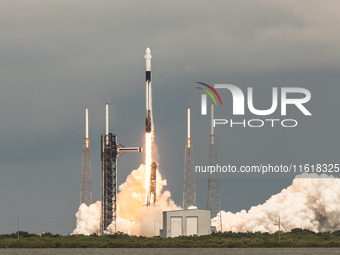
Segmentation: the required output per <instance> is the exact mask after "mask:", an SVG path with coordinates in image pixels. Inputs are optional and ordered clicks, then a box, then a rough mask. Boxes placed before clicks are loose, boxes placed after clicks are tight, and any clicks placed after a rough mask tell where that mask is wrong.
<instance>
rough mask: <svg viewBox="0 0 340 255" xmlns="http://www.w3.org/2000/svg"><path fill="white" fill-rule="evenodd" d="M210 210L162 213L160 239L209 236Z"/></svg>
mask: <svg viewBox="0 0 340 255" xmlns="http://www.w3.org/2000/svg"><path fill="white" fill-rule="evenodd" d="M210 228H211V212H210V210H202V209H190V210H177V211H166V212H163V229H162V230H161V231H160V236H161V237H176V236H191V235H197V236H201V235H210V234H211V230H210Z"/></svg>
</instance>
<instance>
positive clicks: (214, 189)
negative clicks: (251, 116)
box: [208, 104, 222, 231]
mask: <svg viewBox="0 0 340 255" xmlns="http://www.w3.org/2000/svg"><path fill="white" fill-rule="evenodd" d="M217 163H218V155H217V145H216V135H215V133H214V104H211V134H210V148H209V166H214V167H216V166H217ZM215 170H216V171H215V172H213V173H212V174H209V179H208V210H211V217H216V216H219V217H218V222H216V223H217V225H218V226H219V227H220V230H221V231H222V217H221V216H222V215H221V214H222V213H221V199H220V182H219V174H218V171H217V169H215ZM218 213H219V215H217V214H218Z"/></svg>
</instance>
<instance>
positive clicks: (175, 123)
mask: <svg viewBox="0 0 340 255" xmlns="http://www.w3.org/2000/svg"><path fill="white" fill-rule="evenodd" d="M339 11H340V3H339V2H338V1H335V0H334V1H331V0H326V1H321V0H318V1H317V0H300V1H270V0H256V1H243V0H238V1H228V0H223V1H215V0H213V1H200V0H198V1H178V0H172V1H130V0H126V1H112V0H110V1H104V0H100V1H94V0H92V1H90V0H85V1H84V0H70V1H63V0H58V1H56V0H50V1H42V0H30V1H24V0H13V1H2V2H1V3H0V33H1V40H0V87H1V93H0V120H1V122H0V233H13V232H16V230H17V217H18V216H19V217H20V227H21V230H23V231H28V232H37V233H40V232H52V233H59V234H63V235H65V234H68V233H71V232H72V231H73V229H74V228H75V222H76V217H75V213H76V212H77V210H78V207H79V194H80V173H81V156H82V142H83V138H84V135H85V127H84V124H85V116H84V112H85V107H88V108H89V123H90V124H89V125H90V131H89V132H90V146H91V165H92V191H93V201H97V200H100V199H101V161H100V136H101V134H103V133H104V132H105V103H108V104H109V107H110V110H109V113H110V132H112V133H114V134H117V135H118V141H119V143H121V144H122V145H125V146H144V131H145V109H144V107H145V59H144V55H145V49H146V48H147V47H150V49H151V53H152V78H153V84H152V86H153V109H154V112H153V114H154V123H155V142H156V145H157V147H158V150H159V170H160V172H161V174H162V176H163V178H165V179H167V181H168V185H167V187H166V189H167V190H169V191H170V192H171V194H172V199H173V200H174V201H175V203H176V204H178V205H182V199H183V197H182V196H183V193H182V191H183V182H182V180H183V169H184V148H185V139H186V109H187V107H190V106H193V107H194V106H196V105H197V103H199V102H200V101H199V97H198V98H197V97H196V98H194V99H192V97H195V93H196V92H197V91H198V90H197V91H196V92H192V87H193V88H195V87H196V85H195V82H197V81H202V82H206V83H208V84H210V85H213V84H218V83H225V84H235V85H237V86H239V87H240V88H241V89H242V90H243V91H244V92H245V91H246V88H247V87H253V88H254V98H255V99H254V101H255V102H256V103H257V106H258V108H261V107H263V108H264V109H265V108H268V106H269V105H270V102H271V101H270V100H271V98H270V89H271V87H273V86H276V87H279V88H280V87H284V86H292V87H304V88H306V89H309V90H310V92H311V94H312V97H311V100H310V102H308V103H307V104H306V107H307V108H308V109H309V110H310V111H311V112H312V116H310V117H307V116H303V115H302V113H301V112H299V110H297V109H291V111H290V112H289V114H290V116H289V117H288V116H287V118H295V119H298V121H299V125H298V126H297V127H295V128H291V129H288V130H287V129H284V128H276V129H270V128H267V127H265V128H260V129H255V130H254V129H251V128H245V129H242V128H229V129H228V128H226V127H218V128H216V134H217V137H218V140H217V141H218V150H219V162H221V164H227V163H232V164H235V165H240V164H247V165H252V164H261V163H273V164H274V163H275V164H280V163H287V164H290V163H293V164H305V163H309V162H312V163H313V164H317V163H327V164H330V163H333V164H335V163H337V162H336V161H337V160H338V155H339V152H340V151H339V148H338V144H339V138H338V135H337V131H338V130H339V126H340V122H339V113H338V111H337V109H339V108H338V106H339V102H338V95H339V93H340V89H339V84H338V80H339V77H340V75H339V73H340V72H339V69H340V34H339V32H338V30H339V28H338V24H339V22H340V17H339V15H338V13H339ZM260 92H261V93H260ZM256 93H258V94H256ZM229 96H230V95H229ZM256 96H257V98H256ZM224 97H225V98H226V99H225V100H224V102H226V104H227V105H228V102H230V101H231V97H230V98H228V95H227V94H224ZM229 99H230V100H229ZM256 100H257V101H256ZM193 101H194V103H193ZM210 103H211V102H210ZM254 104H255V103H254ZM230 107H231V105H230ZM197 109H199V108H197V107H195V110H197ZM225 109H227V108H223V109H222V108H217V107H216V114H219V116H223V113H222V110H225ZM229 110H230V109H229ZM277 116H279V114H277ZM279 117H282V116H279ZM228 118H230V116H229V117H228ZM245 118H247V119H249V118H253V116H251V115H249V113H247V114H246V115H245ZM201 120H202V119H199V117H197V118H195V119H193V125H192V133H193V135H192V143H193V146H194V160H195V159H197V164H198V165H203V164H206V165H207V164H208V160H209V158H208V155H209V134H210V133H209V131H210V129H209V120H208V119H205V120H203V122H201V123H199V122H198V121H201ZM143 161H144V154H143V153H140V154H138V153H135V154H133V153H129V154H128V153H127V154H125V155H123V156H122V157H120V158H119V159H118V166H119V169H118V184H121V183H123V182H124V181H125V179H126V176H127V175H128V174H129V173H130V172H131V171H132V170H133V169H137V168H138V166H139V165H140V164H141V163H143ZM195 162H196V161H195ZM312 163H310V164H312ZM293 178H294V177H292V176H283V177H282V176H280V178H278V177H271V178H262V177H257V178H253V177H252V176H250V177H249V176H247V177H243V178H238V177H231V178H228V176H227V175H223V176H222V177H221V179H220V187H221V204H222V209H223V210H225V211H232V212H237V211H240V210H242V209H246V210H248V209H250V207H251V206H254V205H258V204H260V203H264V202H265V201H266V200H267V199H269V198H270V197H271V195H273V194H276V193H279V192H280V191H281V190H282V189H283V188H285V187H287V186H289V185H290V184H291V181H292V179H293ZM196 192H197V205H198V207H199V208H203V209H204V208H206V204H207V178H206V176H203V175H201V174H199V175H196Z"/></svg>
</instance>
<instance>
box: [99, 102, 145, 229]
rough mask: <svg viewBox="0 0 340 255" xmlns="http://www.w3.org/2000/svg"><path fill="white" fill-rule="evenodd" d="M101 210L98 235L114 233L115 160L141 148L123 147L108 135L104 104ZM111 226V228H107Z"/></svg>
mask: <svg viewBox="0 0 340 255" xmlns="http://www.w3.org/2000/svg"><path fill="white" fill-rule="evenodd" d="M101 148H102V150H101V158H102V208H101V216H100V234H101V235H103V234H112V233H115V232H116V230H117V228H116V223H117V158H118V157H119V156H121V155H123V154H124V153H125V152H141V151H142V148H141V147H124V146H122V145H121V144H119V143H118V142H117V135H112V133H109V105H108V104H106V133H105V135H102V136H101ZM111 224H112V227H111V228H108V227H109V226H110V225H111Z"/></svg>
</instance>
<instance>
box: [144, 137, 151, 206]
mask: <svg viewBox="0 0 340 255" xmlns="http://www.w3.org/2000/svg"><path fill="white" fill-rule="evenodd" d="M151 144H152V136H151V133H146V134H145V176H146V178H145V190H146V196H145V203H146V202H147V199H148V198H147V197H148V194H147V192H148V190H149V185H150V175H151V163H152V149H151V147H152V146H151Z"/></svg>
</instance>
